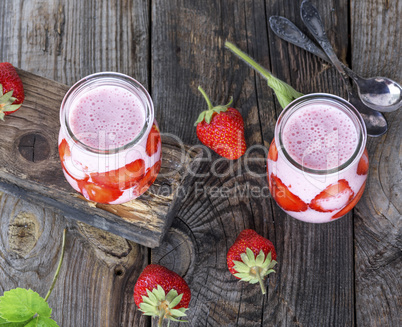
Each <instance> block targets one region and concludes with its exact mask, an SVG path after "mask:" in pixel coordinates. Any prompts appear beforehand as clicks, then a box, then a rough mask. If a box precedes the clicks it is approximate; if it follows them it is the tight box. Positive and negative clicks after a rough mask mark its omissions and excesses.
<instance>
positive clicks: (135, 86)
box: [60, 72, 154, 155]
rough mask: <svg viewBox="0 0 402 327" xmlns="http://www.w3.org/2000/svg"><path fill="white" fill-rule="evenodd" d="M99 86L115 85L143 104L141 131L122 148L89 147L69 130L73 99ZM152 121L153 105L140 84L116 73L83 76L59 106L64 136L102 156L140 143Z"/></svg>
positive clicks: (86, 149) (147, 132) (84, 148)
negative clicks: (70, 108) (143, 117)
mask: <svg viewBox="0 0 402 327" xmlns="http://www.w3.org/2000/svg"><path fill="white" fill-rule="evenodd" d="M110 83H114V84H110ZM99 85H115V86H119V87H123V88H125V89H126V90H127V91H129V92H131V93H133V94H134V95H135V96H136V97H138V98H139V99H140V100H141V102H142V104H143V107H144V116H145V119H144V124H143V126H142V129H141V131H140V132H139V133H138V134H137V135H136V136H135V137H134V138H133V139H132V140H131V141H129V142H128V143H126V144H124V145H122V146H119V147H115V148H109V149H101V148H95V147H91V146H89V145H87V144H85V143H83V142H82V141H81V140H80V139H79V138H78V137H77V136H76V135H74V133H73V131H72V130H71V128H70V123H69V110H68V109H69V106H70V105H71V104H72V102H73V101H74V99H75V97H77V96H78V95H79V94H81V93H82V92H87V90H88V87H91V86H92V89H93V88H94V87H96V86H99ZM89 90H91V89H89ZM89 90H88V91H89ZM153 121H154V105H153V102H152V99H151V96H150V95H149V93H148V91H147V90H146V89H145V87H144V86H143V85H142V84H141V83H139V82H138V81H137V80H135V79H134V78H132V77H131V76H128V75H125V74H122V73H117V72H99V73H94V74H90V75H88V76H85V77H84V78H82V79H80V80H79V81H77V82H76V83H75V84H73V86H71V87H70V89H69V90H68V91H67V93H66V94H65V95H64V98H63V101H62V103H61V106H60V125H61V128H63V130H64V134H65V135H68V136H69V137H70V138H71V139H72V140H73V141H74V142H75V144H76V145H77V146H78V147H80V148H82V149H83V150H85V151H89V152H92V153H96V154H102V155H108V154H116V153H119V152H121V151H124V150H127V149H129V148H132V147H133V146H135V145H136V144H138V143H140V142H141V140H142V139H143V138H144V137H145V136H146V135H148V134H149V132H150V129H151V128H152V124H153Z"/></svg>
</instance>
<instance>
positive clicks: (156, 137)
mask: <svg viewBox="0 0 402 327" xmlns="http://www.w3.org/2000/svg"><path fill="white" fill-rule="evenodd" d="M60 124H61V128H60V133H59V142H58V144H59V154H60V160H61V165H62V169H63V172H64V175H65V177H66V179H67V181H68V182H69V183H70V185H71V186H72V187H73V188H74V189H75V190H76V191H78V192H80V193H81V194H82V195H83V196H84V197H85V198H86V199H88V200H90V201H94V202H99V203H106V204H119V203H124V202H127V201H130V200H132V199H135V198H136V197H138V196H140V195H141V194H143V193H144V192H145V191H146V190H147V189H148V188H149V186H150V185H152V183H153V182H154V181H155V179H156V177H157V175H158V173H159V170H160V167H161V151H162V145H161V136H160V133H159V128H158V125H157V123H156V121H155V119H154V107H153V103H152V100H151V97H150V96H149V94H148V92H147V91H146V90H145V88H144V87H143V86H142V85H141V84H140V83H139V82H137V81H136V80H135V79H133V78H131V77H129V76H127V75H124V74H119V73H114V72H103V73H97V74H93V75H89V76H87V77H85V78H83V79H81V80H80V81H78V82H77V83H76V84H74V85H73V86H72V87H71V88H70V89H69V91H68V92H67V93H66V95H65V96H64V99H63V101H62V104H61V108H60Z"/></svg>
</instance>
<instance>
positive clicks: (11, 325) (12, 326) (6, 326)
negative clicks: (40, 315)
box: [0, 317, 27, 327]
mask: <svg viewBox="0 0 402 327" xmlns="http://www.w3.org/2000/svg"><path fill="white" fill-rule="evenodd" d="M26 323H27V322H26V321H25V322H9V321H7V320H5V319H3V318H1V317H0V327H24V326H25V325H26Z"/></svg>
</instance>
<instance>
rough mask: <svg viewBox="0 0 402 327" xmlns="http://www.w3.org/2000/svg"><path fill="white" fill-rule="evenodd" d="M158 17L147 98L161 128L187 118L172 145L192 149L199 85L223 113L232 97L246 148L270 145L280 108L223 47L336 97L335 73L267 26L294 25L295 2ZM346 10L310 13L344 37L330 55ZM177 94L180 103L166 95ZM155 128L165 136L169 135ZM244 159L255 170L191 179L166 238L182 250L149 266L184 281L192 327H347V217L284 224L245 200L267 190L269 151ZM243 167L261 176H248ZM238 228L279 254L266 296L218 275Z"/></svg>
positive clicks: (238, 167)
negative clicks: (283, 21) (175, 234)
mask: <svg viewBox="0 0 402 327" xmlns="http://www.w3.org/2000/svg"><path fill="white" fill-rule="evenodd" d="M155 6H157V7H158V8H163V10H158V11H153V21H154V22H155V25H154V30H153V31H154V35H155V39H153V45H154V46H153V62H154V63H153V67H154V69H153V77H152V81H153V86H152V89H153V91H155V90H158V92H157V93H156V94H155V102H156V103H157V106H158V107H159V108H161V111H160V115H162V118H161V121H162V120H164V121H165V123H168V121H166V120H165V117H166V116H167V115H169V117H177V116H180V115H182V114H181V113H183V112H188V114H187V115H185V116H180V124H183V129H182V130H181V131H180V136H181V137H182V138H184V139H186V140H194V139H195V129H194V128H193V127H191V122H192V121H194V120H195V119H196V117H197V113H198V112H199V110H200V109H199V108H200V107H201V108H203V107H204V105H203V100H202V98H201V97H200V96H199V95H198V93H197V91H196V87H197V86H198V85H199V84H201V85H203V86H205V88H206V90H207V93H209V94H210V95H211V99H212V100H213V102H215V103H218V102H225V101H226V100H227V98H228V96H229V95H232V94H233V96H234V99H235V102H234V105H235V107H237V108H239V109H240V111H241V112H242V114H243V117H244V118H245V126H246V127H245V129H246V141H247V143H248V145H249V146H252V145H255V144H258V145H266V146H267V145H268V144H269V143H270V141H271V139H272V136H273V131H274V125H275V121H276V117H277V114H278V113H279V112H280V110H281V109H280V108H279V106H278V105H274V103H275V102H276V100H275V99H274V97H273V95H272V92H271V91H270V90H269V89H268V87H267V85H266V82H265V81H264V80H263V79H262V78H260V76H258V75H257V74H255V73H254V72H253V71H251V70H250V69H249V68H248V67H247V66H246V65H245V64H244V63H242V62H240V61H239V60H237V59H236V58H235V57H234V56H233V55H231V54H230V53H229V52H228V51H227V50H225V49H224V48H223V44H224V41H225V40H226V39H228V40H230V41H232V42H234V43H235V44H237V45H238V46H239V47H240V48H241V49H242V50H244V51H246V52H248V53H249V54H250V55H252V56H253V57H255V58H256V59H257V60H258V61H259V62H261V63H262V64H263V65H264V66H266V67H267V68H269V69H272V71H273V72H274V74H276V75H277V76H279V77H280V78H282V79H284V80H286V81H287V82H289V83H291V84H292V85H294V86H295V87H297V88H299V89H300V90H301V91H303V92H305V93H307V92H314V91H315V92H319V91H320V92H330V93H335V94H343V92H344V91H343V88H342V84H341V81H340V80H339V78H338V76H337V75H336V73H335V71H334V70H333V69H328V66H323V65H322V64H321V63H320V62H319V61H318V60H316V59H315V58H313V57H312V56H310V55H308V54H306V53H305V52H304V51H301V50H299V49H296V48H294V47H290V46H288V45H287V44H286V43H283V42H282V41H281V40H279V39H278V38H276V36H274V34H273V33H272V32H270V31H269V30H268V27H267V26H268V24H267V18H268V17H269V16H270V15H274V14H275V15H278V14H282V15H284V16H287V14H288V13H290V15H291V17H290V18H291V19H292V18H293V17H294V16H296V15H297V16H298V6H299V2H297V3H295V2H293V1H285V2H283V4H282V2H271V1H266V2H263V1H260V2H259V1H255V2H252V3H250V2H249V1H236V2H219V3H218V2H216V1H203V2H199V3H197V4H195V3H192V4H191V3H183V2H181V1H162V0H161V1H157V2H156V3H155ZM345 6H346V2H345V1H343V2H342V3H339V4H338V3H335V2H330V3H324V4H320V5H319V10H320V12H322V13H323V16H324V17H325V23H326V24H327V25H328V26H329V29H331V31H332V32H336V35H337V36H338V34H339V35H341V40H338V39H337V42H336V46H337V47H338V49H339V48H341V51H342V52H344V53H345V56H346V53H347V48H348V44H347V35H348V34H347V32H348V30H347V15H345V10H344V8H345ZM332 8H335V10H334V11H333V10H332ZM228 17H230V19H228ZM288 17H289V16H288ZM298 21H300V19H296V22H298ZM334 22H335V23H334ZM331 31H330V32H331ZM333 38H334V34H332V35H331V39H333ZM344 41H345V42H344ZM156 45H158V46H160V45H162V46H161V47H160V48H157V47H156ZM158 49H159V51H158ZM163 87H165V89H163ZM174 89H177V90H178V91H179V92H177V91H176V93H175V92H174V91H173V90H174ZM163 90H165V92H161V91H163ZM177 93H179V94H178V95H176V94H177ZM173 94H175V95H173ZM171 95H172V96H171ZM189 108H190V109H189ZM194 111H195V112H194ZM168 119H172V118H168ZM164 127H165V128H167V129H169V128H171V130H173V127H172V126H169V125H165V126H164ZM189 142H190V141H189ZM250 157H252V158H256V159H260V161H256V162H253V163H251V164H250V161H248V160H247V159H245V158H243V159H241V160H239V161H237V162H234V163H229V162H228V161H225V160H221V159H219V160H218V157H217V156H215V155H213V156H212V158H211V159H210V160H208V162H206V163H205V165H204V167H203V170H201V171H202V172H204V173H205V174H207V175H206V176H204V177H199V178H196V179H195V180H194V182H193V187H192V188H191V189H190V190H189V195H188V198H187V200H186V201H185V202H184V203H183V206H182V208H181V210H180V211H179V213H178V218H179V220H176V224H178V226H177V225H175V228H177V229H178V230H186V231H187V233H190V235H191V237H190V238H187V239H185V238H182V239H183V241H182V242H177V240H175V241H173V238H169V237H168V238H167V240H166V242H165V243H164V244H163V245H162V247H160V248H158V249H155V250H153V251H152V255H153V256H152V260H153V262H160V263H165V264H169V265H170V267H171V268H172V269H173V270H177V271H181V272H183V273H185V275H184V277H185V279H186V280H187V281H188V282H189V283H190V287H191V288H192V290H193V300H192V302H191V307H192V309H191V310H190V311H189V318H190V324H191V325H192V326H205V325H208V326H225V325H228V326H260V325H263V326H288V325H297V324H298V325H303V326H304V325H308V326H324V325H331V324H333V322H334V321H336V322H337V323H338V322H339V324H340V325H346V326H352V325H353V324H354V310H353V293H354V289H353V225H352V221H351V219H350V217H349V218H345V219H343V220H340V221H338V222H335V223H333V224H326V225H309V224H305V223H301V222H298V221H295V220H293V219H292V218H290V217H286V215H285V214H284V213H283V212H282V211H281V210H280V209H279V208H278V207H277V206H276V204H274V203H273V201H272V200H270V199H269V197H268V198H267V196H268V193H267V196H266V197H264V196H261V193H259V195H256V194H253V193H252V192H247V189H248V190H249V191H250V190H253V188H254V189H257V190H262V189H263V188H264V187H266V186H267V182H266V176H265V158H266V149H262V148H261V147H260V148H259V149H257V148H255V150H254V151H253V152H252V154H250V155H249V158H250ZM216 160H218V161H216ZM246 167H248V168H250V170H251V171H253V172H257V173H259V174H260V176H259V177H256V176H255V175H254V176H253V175H252V174H251V173H250V171H246ZM214 172H215V175H214ZM217 173H218V174H220V176H217ZM222 190H227V191H226V192H227V193H228V194H229V196H228V197H224V196H222V195H221V194H222V193H219V191H222ZM236 192H237V193H236ZM244 228H254V229H255V230H257V231H258V232H259V233H260V234H262V235H264V236H266V237H268V238H270V239H271V240H272V241H273V242H274V244H275V245H276V247H277V250H278V262H279V265H278V268H277V274H274V275H272V276H271V277H270V281H269V286H268V294H267V296H265V297H264V296H262V294H261V293H260V290H259V289H258V287H253V286H250V285H246V284H242V283H237V280H235V279H234V278H233V277H232V276H231V275H230V273H229V272H228V270H227V267H226V262H225V257H226V252H227V250H228V249H229V247H230V246H231V244H232V243H233V242H234V239H235V238H236V236H237V235H238V233H239V232H240V231H241V230H243V229H244ZM177 243H179V245H178V244H177ZM165 249H171V250H169V251H167V250H165ZM188 249H192V250H191V251H189V250H188ZM166 252H168V253H169V254H168V258H178V257H179V255H180V254H181V253H193V254H192V256H193V257H194V259H193V258H189V257H188V256H185V257H184V259H183V260H180V259H176V260H175V261H172V260H168V259H167V258H166V256H167V254H166ZM176 253H177V255H176ZM193 262H195V264H193ZM338 262H339V263H340V265H338ZM197 263H198V264H197Z"/></svg>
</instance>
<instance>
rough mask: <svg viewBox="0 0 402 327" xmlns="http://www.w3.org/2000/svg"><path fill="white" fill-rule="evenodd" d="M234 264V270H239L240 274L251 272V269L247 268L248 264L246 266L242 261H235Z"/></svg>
mask: <svg viewBox="0 0 402 327" xmlns="http://www.w3.org/2000/svg"><path fill="white" fill-rule="evenodd" d="M233 263H234V264H235V265H234V266H233V268H234V269H235V270H237V271H238V272H249V271H250V267H249V266H247V265H246V264H244V263H243V262H241V261H236V260H234V261H233Z"/></svg>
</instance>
